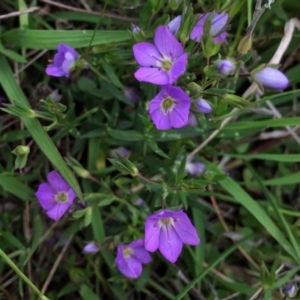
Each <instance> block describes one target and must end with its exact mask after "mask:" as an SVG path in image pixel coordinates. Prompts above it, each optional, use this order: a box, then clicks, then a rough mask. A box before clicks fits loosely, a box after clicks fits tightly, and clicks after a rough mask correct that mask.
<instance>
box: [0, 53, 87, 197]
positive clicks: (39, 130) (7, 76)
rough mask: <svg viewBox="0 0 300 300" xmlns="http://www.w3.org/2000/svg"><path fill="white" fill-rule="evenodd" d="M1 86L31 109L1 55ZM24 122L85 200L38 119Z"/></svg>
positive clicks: (65, 177) (26, 118) (12, 98)
mask: <svg viewBox="0 0 300 300" xmlns="http://www.w3.org/2000/svg"><path fill="white" fill-rule="evenodd" d="M0 66H1V69H0V84H1V86H2V87H3V89H4V91H5V93H6V95H7V96H8V98H9V99H10V101H12V100H14V101H16V102H19V103H20V104H23V105H26V106H28V107H29V103H28V102H27V99H26V98H25V96H24V94H23V92H22V91H21V89H20V87H19V86H18V84H17V83H16V81H15V78H14V76H13V73H12V71H11V68H10V67H9V65H8V63H7V61H6V59H5V57H4V56H3V55H2V54H0ZM21 120H22V122H23V123H24V125H25V126H26V128H27V129H28V131H29V132H30V134H31V136H32V138H33V139H34V140H35V142H36V143H37V145H38V146H39V147H40V149H41V150H42V151H43V153H44V154H45V155H46V156H47V158H48V159H49V160H50V161H51V162H52V164H53V165H54V166H55V167H56V168H57V169H58V171H59V172H60V174H61V175H62V176H63V178H64V179H65V180H66V181H67V182H68V183H69V185H70V186H71V187H72V188H73V190H74V191H75V192H76V194H77V196H78V197H79V198H80V199H81V200H83V197H82V192H81V190H80V187H79V184H78V182H77V180H76V178H75V176H74V174H73V173H72V172H71V170H70V169H69V168H68V167H67V165H66V163H65V161H64V160H63V158H62V156H61V155H60V153H59V151H58V150H57V148H56V147H55V145H54V143H53V141H52V140H51V138H50V137H49V135H48V134H47V133H46V131H45V130H44V128H43V127H42V125H41V123H40V122H39V120H38V119H34V118H28V117H21Z"/></svg>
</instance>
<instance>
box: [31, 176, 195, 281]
mask: <svg viewBox="0 0 300 300" xmlns="http://www.w3.org/2000/svg"><path fill="white" fill-rule="evenodd" d="M47 179H48V183H41V184H40V185H39V188H38V190H37V192H36V194H35V195H36V197H37V198H38V200H39V202H40V204H41V206H42V208H44V209H45V210H46V213H47V215H48V216H49V217H50V218H51V219H53V220H55V221H58V220H59V219H60V218H61V217H62V216H63V215H64V213H65V212H66V211H67V210H68V209H69V208H70V206H71V205H72V204H73V201H74V198H75V197H76V194H75V192H74V191H73V190H72V188H71V187H70V186H69V185H68V184H67V183H66V182H65V180H64V179H63V178H62V177H61V176H60V175H59V174H58V173H57V172H56V171H52V172H50V173H49V174H48V176H47ZM199 242H200V240H199V237H198V234H197V231H196V229H195V227H194V226H193V225H192V223H191V221H190V220H189V218H188V216H187V215H186V213H184V212H183V211H182V210H180V211H173V210H161V211H159V212H157V213H154V214H152V215H150V216H149V217H148V218H147V219H146V224H145V241H144V240H143V239H138V240H135V241H133V242H131V243H130V244H128V245H125V244H122V243H120V244H119V245H118V249H117V257H116V260H115V261H116V264H117V266H118V269H119V270H120V272H121V273H122V274H123V275H124V276H126V277H128V278H137V277H139V276H140V275H141V273H142V264H148V263H149V262H150V261H151V256H150V254H149V253H148V251H149V252H154V251H156V250H157V249H159V251H160V252H161V254H162V255H163V256H164V257H165V258H166V259H167V260H168V261H170V262H172V263H174V262H175V261H176V260H177V259H178V257H179V255H180V253H181V250H182V244H187V245H198V244H199ZM144 243H145V244H144ZM99 249H100V247H99V246H98V245H97V244H96V243H95V242H89V243H87V244H86V245H85V246H84V248H83V252H85V253H89V254H92V253H96V252H98V251H99Z"/></svg>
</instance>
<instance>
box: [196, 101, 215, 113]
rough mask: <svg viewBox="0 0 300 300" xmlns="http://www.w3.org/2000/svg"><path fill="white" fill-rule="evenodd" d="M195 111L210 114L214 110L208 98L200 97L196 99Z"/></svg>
mask: <svg viewBox="0 0 300 300" xmlns="http://www.w3.org/2000/svg"><path fill="white" fill-rule="evenodd" d="M195 111H196V112H199V113H202V114H209V113H211V112H212V108H211V106H210V104H209V103H208V102H207V101H206V100H204V99H202V98H199V99H197V100H196V108H195Z"/></svg>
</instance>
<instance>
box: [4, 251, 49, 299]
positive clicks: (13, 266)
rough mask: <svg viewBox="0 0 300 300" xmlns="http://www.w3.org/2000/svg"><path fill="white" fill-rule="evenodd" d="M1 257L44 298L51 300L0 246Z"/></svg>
mask: <svg viewBox="0 0 300 300" xmlns="http://www.w3.org/2000/svg"><path fill="white" fill-rule="evenodd" d="M0 257H2V259H3V260H4V261H5V262H6V263H7V264H8V265H9V266H10V267H11V268H12V269H13V270H14V271H15V272H16V273H17V274H18V275H19V276H20V277H21V278H22V279H23V280H24V282H26V283H27V284H28V286H29V287H30V288H31V289H32V290H33V291H34V292H36V294H37V295H38V296H39V297H40V299H42V300H49V299H48V298H47V297H46V296H45V295H44V294H43V293H42V292H41V291H40V290H39V289H38V288H37V287H36V286H35V285H34V284H33V283H32V282H31V281H30V280H29V278H28V277H27V276H26V275H25V274H24V273H23V272H22V271H21V270H20V269H19V268H18V267H17V265H15V263H14V262H13V261H12V260H11V259H10V258H9V257H8V256H7V255H6V254H5V253H4V252H3V251H2V249H1V248H0Z"/></svg>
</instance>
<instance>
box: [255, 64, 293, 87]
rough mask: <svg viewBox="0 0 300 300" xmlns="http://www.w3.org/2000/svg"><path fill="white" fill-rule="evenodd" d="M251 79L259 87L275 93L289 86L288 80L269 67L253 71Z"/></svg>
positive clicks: (279, 72)
mask: <svg viewBox="0 0 300 300" xmlns="http://www.w3.org/2000/svg"><path fill="white" fill-rule="evenodd" d="M251 77H252V79H253V80H254V81H255V82H256V83H257V84H258V85H259V86H264V87H266V88H269V89H272V90H275V91H282V90H284V89H286V88H287V87H288V85H289V80H288V78H287V77H286V76H285V75H284V74H283V73H282V72H281V71H279V70H277V69H275V68H271V67H265V68H263V69H260V70H257V69H256V70H253V71H252V72H251Z"/></svg>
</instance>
